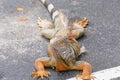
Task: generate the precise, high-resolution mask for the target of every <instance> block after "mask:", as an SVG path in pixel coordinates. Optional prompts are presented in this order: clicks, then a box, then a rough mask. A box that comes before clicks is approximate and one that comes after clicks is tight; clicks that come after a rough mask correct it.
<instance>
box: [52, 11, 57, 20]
mask: <svg viewBox="0 0 120 80" xmlns="http://www.w3.org/2000/svg"><path fill="white" fill-rule="evenodd" d="M57 15H58V11H55V12H54V13H53V14H52V19H53V20H54V19H55V16H57Z"/></svg>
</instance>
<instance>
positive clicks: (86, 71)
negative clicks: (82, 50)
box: [74, 61, 94, 80]
mask: <svg viewBox="0 0 120 80" xmlns="http://www.w3.org/2000/svg"><path fill="white" fill-rule="evenodd" d="M74 69H75V70H82V71H83V72H82V74H81V75H80V74H78V75H77V76H76V78H81V79H83V80H94V77H93V76H92V75H91V73H92V66H91V64H90V63H87V62H85V61H77V62H76V63H75V66H74Z"/></svg>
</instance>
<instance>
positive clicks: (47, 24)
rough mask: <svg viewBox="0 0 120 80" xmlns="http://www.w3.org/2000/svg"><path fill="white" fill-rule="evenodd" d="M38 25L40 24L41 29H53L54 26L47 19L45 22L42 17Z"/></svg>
mask: <svg viewBox="0 0 120 80" xmlns="http://www.w3.org/2000/svg"><path fill="white" fill-rule="evenodd" d="M37 23H38V26H39V27H40V28H44V29H50V28H52V27H53V25H52V23H51V22H50V21H48V20H46V19H44V20H43V19H41V18H40V17H38V21H37Z"/></svg>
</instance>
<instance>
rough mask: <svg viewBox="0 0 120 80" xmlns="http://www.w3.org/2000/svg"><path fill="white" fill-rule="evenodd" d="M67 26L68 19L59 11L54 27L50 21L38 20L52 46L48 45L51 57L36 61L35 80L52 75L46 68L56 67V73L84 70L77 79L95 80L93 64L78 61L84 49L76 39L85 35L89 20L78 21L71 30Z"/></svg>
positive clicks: (43, 34) (42, 32)
mask: <svg viewBox="0 0 120 80" xmlns="http://www.w3.org/2000/svg"><path fill="white" fill-rule="evenodd" d="M67 24H68V23H67V18H66V17H65V16H64V15H63V14H62V12H61V11H59V16H57V17H56V18H55V21H54V27H53V26H52V24H51V23H50V22H49V21H47V20H42V19H40V18H39V19H38V25H39V26H40V28H41V34H42V36H44V37H45V38H48V39H50V44H49V45H48V55H49V57H42V58H38V59H37V60H36V61H35V68H36V72H32V74H33V77H34V78H35V79H37V78H43V77H48V76H49V75H50V72H48V71H45V69H44V67H55V68H56V71H67V70H82V71H83V73H82V74H81V75H80V74H78V75H77V76H76V78H82V79H92V80H94V77H93V76H91V72H92V66H91V64H90V63H88V62H85V61H77V58H78V56H79V55H80V54H81V53H82V52H84V49H83V48H80V45H79V43H78V42H77V41H76V39H77V38H79V37H80V36H82V35H83V34H84V33H85V27H86V25H87V24H88V20H87V18H84V19H83V20H82V21H77V20H76V21H75V22H73V24H72V27H71V28H70V29H69V28H68V25H67Z"/></svg>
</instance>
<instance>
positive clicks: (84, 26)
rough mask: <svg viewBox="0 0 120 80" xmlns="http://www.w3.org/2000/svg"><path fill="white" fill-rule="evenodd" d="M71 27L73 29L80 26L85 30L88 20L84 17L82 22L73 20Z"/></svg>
mask: <svg viewBox="0 0 120 80" xmlns="http://www.w3.org/2000/svg"><path fill="white" fill-rule="evenodd" d="M72 25H73V27H74V26H81V27H83V28H86V26H87V25H88V19H87V18H86V17H84V18H83V20H81V21H78V20H75V21H74V22H73V24H72Z"/></svg>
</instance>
